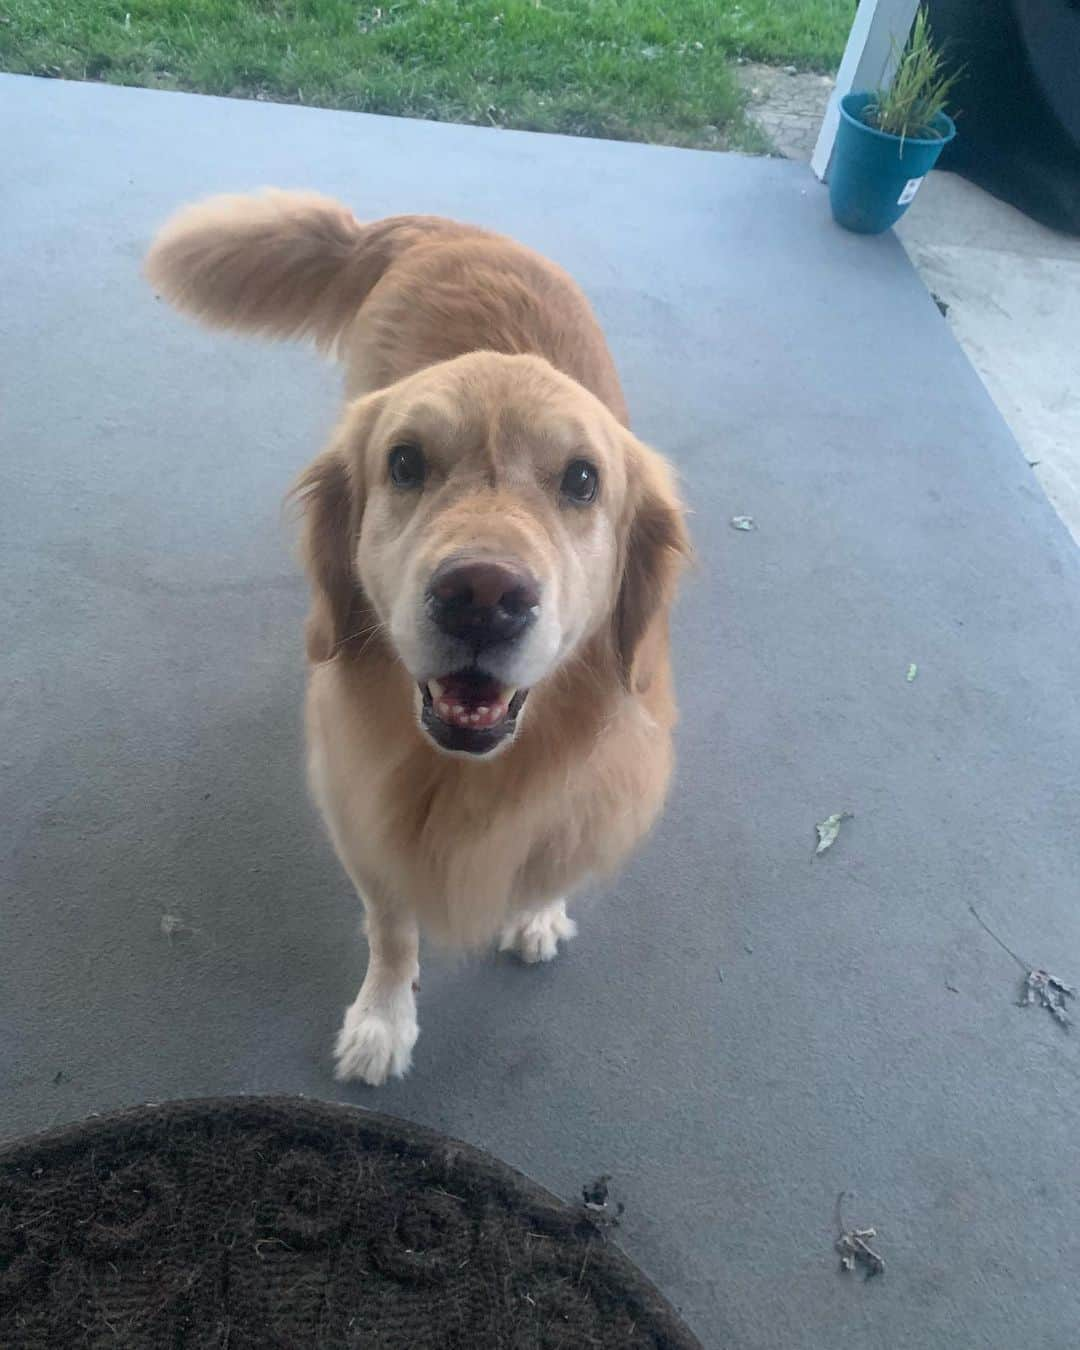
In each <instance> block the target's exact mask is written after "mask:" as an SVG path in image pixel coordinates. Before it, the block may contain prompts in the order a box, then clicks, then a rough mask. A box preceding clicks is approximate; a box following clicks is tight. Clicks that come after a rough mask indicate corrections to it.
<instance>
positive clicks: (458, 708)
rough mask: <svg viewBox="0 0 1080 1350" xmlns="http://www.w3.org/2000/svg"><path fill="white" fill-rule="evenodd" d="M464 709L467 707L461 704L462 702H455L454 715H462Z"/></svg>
mask: <svg viewBox="0 0 1080 1350" xmlns="http://www.w3.org/2000/svg"><path fill="white" fill-rule="evenodd" d="M464 711H465V709H464V708H463V707H462V706H461V704H460V703H455V704H454V716H455V717H460V716H461V714H462V713H463V712H464Z"/></svg>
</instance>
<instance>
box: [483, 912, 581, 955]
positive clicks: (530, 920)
mask: <svg viewBox="0 0 1080 1350" xmlns="http://www.w3.org/2000/svg"><path fill="white" fill-rule="evenodd" d="M576 934H577V924H576V923H575V922H574V921H573V919H571V918H570V917H569V916H568V915H567V913H566V901H565V900H556V901H555V902H554V903H553V904H550V905H548V906H546V908H544V909H541V910H537V911H536V913H534V914H523V915H522V916H521V917H520V918H518V919H515V920H514V922H513V923H509V924H507V925H506V927H505V928H504V929H503V931H502V938H501V939H500V941H499V950H500V951H501V952H513V953H514V955H515V956H517V957H519V958H520V959H521V960H522V961H524V962H525V964H526V965H529V966H531V965H534V964H535V963H536V962H537V961H551V960H553V959H554V957H555V956H557V955H558V951H559V941H560V939H561V940H562V941H563V942H567V941H569V940H570V938H572V937H574V936H575V935H576Z"/></svg>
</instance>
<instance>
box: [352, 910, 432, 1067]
mask: <svg viewBox="0 0 1080 1350" xmlns="http://www.w3.org/2000/svg"><path fill="white" fill-rule="evenodd" d="M363 899H364V908H365V910H366V912H367V918H366V924H365V928H366V931H367V939H368V949H369V956H368V968H367V974H366V975H365V976H364V983H363V984H362V985H361V986H360V992H359V994H357V996H356V1000H355V1001H354V1002H353V1003H352V1004H351V1006H350V1007H348V1008H347V1009H346V1010H345V1021H344V1023H343V1024H342V1027H341V1031H340V1032H339V1033H338V1038H337V1045H336V1046H335V1049H334V1057H335V1059H336V1061H337V1068H336V1070H335V1074H334V1076H335V1077H336V1078H338V1079H340V1080H341V1081H343V1082H344V1081H345V1080H347V1079H350V1078H359V1079H361V1080H363V1082H365V1083H370V1084H371V1085H372V1086H373V1087H377V1086H378V1085H379V1084H380V1083H385V1082H386V1080H387V1078H388V1077H391V1076H393V1077H395V1078H400V1077H401V1076H402V1075H403V1074H405V1073H407V1072H408V1070H409V1065H410V1063H411V1062H412V1049H413V1046H414V1045H415V1044H416V1038H417V1036H418V1034H419V1031H420V1028H419V1026H418V1025H417V1022H416V991H417V988H418V987H419V986H418V979H419V975H420V961H419V951H420V940H419V933H418V931H417V927H416V923H415V921H414V920H413V919H412V918H411V917H406V916H405V915H403V914H401V912H400V911H399V910H398V909H397V907H396V906H394V905H392V904H389V903H387V902H386V901H385V900H380V899H377V898H373V897H372V896H371V895H365V896H364V897H363Z"/></svg>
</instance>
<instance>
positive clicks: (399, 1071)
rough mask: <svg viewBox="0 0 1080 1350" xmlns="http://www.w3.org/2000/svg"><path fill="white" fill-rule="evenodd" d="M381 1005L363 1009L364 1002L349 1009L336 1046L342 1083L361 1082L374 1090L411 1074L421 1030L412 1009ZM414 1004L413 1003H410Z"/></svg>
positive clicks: (357, 1002) (337, 1070) (339, 1078)
mask: <svg viewBox="0 0 1080 1350" xmlns="http://www.w3.org/2000/svg"><path fill="white" fill-rule="evenodd" d="M402 1003H404V1000H400V1001H399V1006H397V1007H394V1006H393V1005H387V1004H379V1005H375V1006H374V1007H371V1006H363V1007H361V1006H360V1000H359V999H358V1000H357V1001H356V1003H354V1004H353V1005H352V1007H351V1008H349V1009H347V1011H346V1013H345V1021H344V1023H343V1024H342V1028H341V1030H340V1031H339V1032H338V1038H337V1044H336V1045H335V1046H334V1058H335V1060H336V1061H337V1067H336V1068H335V1070H334V1077H335V1078H336V1079H337V1080H338V1081H339V1082H342V1083H344V1082H347V1081H348V1080H349V1079H350V1078H359V1079H361V1080H362V1081H363V1082H365V1083H370V1084H371V1086H372V1087H378V1086H379V1085H380V1084H381V1083H385V1082H386V1080H387V1078H391V1077H392V1078H401V1077H403V1076H404V1075H405V1074H406V1073H408V1071H409V1065H410V1064H411V1063H412V1050H413V1046H414V1045H415V1044H416V1038H417V1036H418V1035H419V1034H420V1028H419V1026H417V1023H416V1011H415V1008H414V1007H412V1006H409V1007H403V1006H401V1004H402ZM410 1003H411V999H410Z"/></svg>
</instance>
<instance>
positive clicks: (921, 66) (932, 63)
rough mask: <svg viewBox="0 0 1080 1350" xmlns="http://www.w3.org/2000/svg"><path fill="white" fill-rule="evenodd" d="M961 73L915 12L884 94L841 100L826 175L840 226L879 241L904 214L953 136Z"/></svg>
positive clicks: (923, 13) (921, 12) (922, 13)
mask: <svg viewBox="0 0 1080 1350" xmlns="http://www.w3.org/2000/svg"><path fill="white" fill-rule="evenodd" d="M958 73H959V72H958V71H952V72H950V71H949V69H948V68H947V66H946V64H945V60H944V56H943V53H942V52H941V50H940V49H938V48H937V47H935V46H934V42H933V38H932V35H931V33H930V24H929V22H928V21H927V18H926V11H925V10H923V9H920V10H919V11H918V13H917V14H916V16H915V23H914V25H913V27H912V30H911V37H910V39H909V41H908V44H907V46H906V47H905V48H904V51H903V53H902V54H901V56H900V60H899V62H898V63H897V66H896V74H895V75H894V76H893V80H892V83H891V84H890V85H889V87H888V88H887V89H877V90H874V91H871V92H865V91H864V92H862V93H854V92H853V93H850V94H846V95H845V96H844V97H843V98H842V99H841V100H840V126H839V129H838V131H837V136H836V151H835V154H834V157H833V164H832V170H831V172H830V175H829V200H830V202H831V204H832V213H833V218H834V219H835V220H836V221H837V223H838V224H840V225H843V226H844V228H845V229H847V230H854V231H855V232H856V233H857V234H880V233H881V232H882V231H883V230H887V229H888V228H889V226H890V225H895V224H896V222H897V221H898V220H899V219H900V217H901V216H902V215H903V214H904V212H905V211H906V210H907V209H908V206H909V205H910V204H911V201H912V200H913V198H914V196H915V194H916V192H918V190H919V186H920V185H921V183H922V181H923V179H924V178H925V177H926V175H927V174H928V173H929V172H930V170H931V169H932V168H933V167H934V164H935V163H936V161H937V157H938V155H940V154H941V149H942V146H944V145H946V144H947V143H948V142H949V141H951V140H952V138H953V137H954V136H955V135H956V127H955V126H954V125H953V121H952V118H951V117H949V115H948V114H947V113H946V111H945V106H946V103H947V101H948V97H949V92H950V90H951V89H952V86H953V84H954V83H955V81H956V77H957V74H958Z"/></svg>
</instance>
